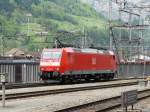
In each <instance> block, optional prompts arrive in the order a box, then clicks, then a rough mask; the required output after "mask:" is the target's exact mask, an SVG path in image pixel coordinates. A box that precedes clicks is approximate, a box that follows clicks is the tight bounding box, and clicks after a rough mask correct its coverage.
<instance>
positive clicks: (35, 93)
mask: <svg viewBox="0 0 150 112" xmlns="http://www.w3.org/2000/svg"><path fill="white" fill-rule="evenodd" d="M137 84H138V81H133V82H124V83H115V84H107V85H96V86H88V87H74V88H65V89H54V90H43V91H42V90H41V91H33V92H24V93H13V94H6V99H20V98H28V97H37V96H42V95H52V94H60V93H69V92H78V91H86V90H95V89H104V88H112V87H121V86H131V85H137ZM0 100H2V98H1V95H0Z"/></svg>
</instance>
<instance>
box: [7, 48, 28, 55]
mask: <svg viewBox="0 0 150 112" xmlns="http://www.w3.org/2000/svg"><path fill="white" fill-rule="evenodd" d="M24 55H25V52H24V51H23V50H20V49H18V48H13V49H11V50H10V51H8V52H6V53H5V56H19V57H22V56H24Z"/></svg>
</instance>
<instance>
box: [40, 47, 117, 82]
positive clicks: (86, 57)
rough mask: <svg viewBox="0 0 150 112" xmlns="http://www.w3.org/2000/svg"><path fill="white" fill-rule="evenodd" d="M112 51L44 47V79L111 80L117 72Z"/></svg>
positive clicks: (41, 63)
mask: <svg viewBox="0 0 150 112" xmlns="http://www.w3.org/2000/svg"><path fill="white" fill-rule="evenodd" d="M116 70H117V67H116V59H115V55H114V53H113V52H112V51H106V50H97V49H90V48H88V49H79V48H52V49H44V50H43V52H42V55H41V60H40V72H41V74H40V78H41V79H42V80H61V81H65V80H67V79H70V80H74V79H85V80H90V79H95V80H99V79H102V80H110V79H113V78H114V75H115V73H116Z"/></svg>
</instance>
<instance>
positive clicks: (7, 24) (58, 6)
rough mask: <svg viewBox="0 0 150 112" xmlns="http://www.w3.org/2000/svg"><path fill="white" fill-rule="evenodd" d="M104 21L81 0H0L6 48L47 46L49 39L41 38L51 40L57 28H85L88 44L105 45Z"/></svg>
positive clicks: (67, 29)
mask: <svg viewBox="0 0 150 112" xmlns="http://www.w3.org/2000/svg"><path fill="white" fill-rule="evenodd" d="M106 24H107V23H106V20H105V19H104V17H102V16H101V15H100V14H98V13H97V12H96V11H95V10H94V9H92V8H91V7H90V6H89V5H88V4H86V3H83V2H82V1H81V0H0V30H1V31H0V33H1V40H2V43H3V44H1V46H2V45H4V48H5V50H9V49H11V48H14V47H18V48H23V49H26V50H30V51H36V50H38V49H39V48H43V47H49V46H51V45H50V44H51V43H44V42H46V41H52V37H53V35H54V34H55V33H56V32H57V31H60V30H64V31H69V32H74V31H77V32H79V31H80V32H81V33H83V29H84V32H85V33H86V35H87V37H88V38H89V40H90V41H89V42H88V43H89V44H90V43H96V44H101V45H104V44H105V43H107V41H108V35H107V28H106V26H107V25H106ZM41 32H43V33H44V36H40V35H39V34H41ZM42 35H43V34H42ZM45 35H47V36H46V37H47V38H46V41H45ZM40 42H42V43H40Z"/></svg>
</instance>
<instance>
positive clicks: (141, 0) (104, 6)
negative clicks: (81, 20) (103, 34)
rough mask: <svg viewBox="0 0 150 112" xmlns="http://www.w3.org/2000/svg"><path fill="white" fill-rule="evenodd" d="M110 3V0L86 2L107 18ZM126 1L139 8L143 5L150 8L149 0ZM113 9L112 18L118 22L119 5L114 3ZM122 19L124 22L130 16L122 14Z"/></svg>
mask: <svg viewBox="0 0 150 112" xmlns="http://www.w3.org/2000/svg"><path fill="white" fill-rule="evenodd" d="M108 1H109V0H84V2H86V3H88V4H90V5H91V6H92V7H93V8H94V9H95V10H96V11H98V12H100V13H101V14H103V15H104V16H105V17H106V18H107V17H108V9H109V5H108ZM126 1H128V2H129V3H132V4H136V5H138V6H141V5H146V6H150V1H149V0H126ZM112 7H113V10H112V18H113V19H114V20H116V19H118V16H119V12H118V5H117V4H115V3H112ZM149 10H150V9H149ZM146 15H147V14H145V15H143V17H146ZM122 18H125V19H123V20H124V21H125V20H127V19H128V14H122Z"/></svg>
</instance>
